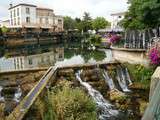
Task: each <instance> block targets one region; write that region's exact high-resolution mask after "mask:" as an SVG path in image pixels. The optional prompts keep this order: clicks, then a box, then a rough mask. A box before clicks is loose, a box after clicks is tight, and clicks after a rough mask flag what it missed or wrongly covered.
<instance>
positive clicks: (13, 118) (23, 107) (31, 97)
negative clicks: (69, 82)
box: [5, 62, 120, 120]
mask: <svg viewBox="0 0 160 120" xmlns="http://www.w3.org/2000/svg"><path fill="white" fill-rule="evenodd" d="M117 64H120V63H117V62H111V63H105V62H104V63H102V62H101V63H95V64H82V65H72V66H53V67H50V68H49V69H48V70H47V72H46V73H45V74H44V75H43V77H42V78H41V79H40V80H39V82H38V83H37V84H36V85H35V87H34V88H33V89H32V90H31V91H30V92H29V93H28V94H27V95H26V96H25V97H24V98H23V100H22V101H21V102H20V103H19V105H17V107H16V108H15V109H14V110H13V112H12V113H11V114H9V116H7V117H6V118H5V120H22V119H23V117H24V116H25V114H26V113H27V112H28V111H29V109H30V107H31V106H32V104H33V103H34V102H35V100H36V98H37V97H38V96H39V95H40V94H41V93H42V91H43V90H44V89H45V88H46V86H47V85H48V84H49V82H50V80H51V78H52V80H54V78H55V77H56V73H57V70H60V69H69V68H73V69H80V68H82V67H83V68H85V67H87V68H88V67H97V66H104V65H108V66H110V65H117Z"/></svg>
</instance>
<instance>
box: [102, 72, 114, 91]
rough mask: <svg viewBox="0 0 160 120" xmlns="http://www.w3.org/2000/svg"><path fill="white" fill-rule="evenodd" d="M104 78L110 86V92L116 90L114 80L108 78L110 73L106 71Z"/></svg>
mask: <svg viewBox="0 0 160 120" xmlns="http://www.w3.org/2000/svg"><path fill="white" fill-rule="evenodd" d="M103 77H104V78H105V81H106V83H107V84H108V86H109V88H110V90H113V89H116V88H115V85H114V82H113V80H112V78H110V77H109V76H108V73H107V71H106V70H104V72H103Z"/></svg>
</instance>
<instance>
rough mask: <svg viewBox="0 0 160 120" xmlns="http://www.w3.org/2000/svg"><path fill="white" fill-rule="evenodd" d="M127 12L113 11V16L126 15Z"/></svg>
mask: <svg viewBox="0 0 160 120" xmlns="http://www.w3.org/2000/svg"><path fill="white" fill-rule="evenodd" d="M125 14H126V12H119V13H113V14H111V16H119V15H125Z"/></svg>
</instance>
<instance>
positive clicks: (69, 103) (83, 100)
mask: <svg viewBox="0 0 160 120" xmlns="http://www.w3.org/2000/svg"><path fill="white" fill-rule="evenodd" d="M47 101H48V102H47V103H48V108H49V109H48V111H47V112H46V114H45V119H46V120H96V119H97V114H96V105H95V103H94V101H93V100H92V99H91V98H90V97H89V96H87V95H86V94H85V93H84V91H82V90H81V89H79V88H75V89H73V88H70V87H69V86H68V85H64V86H63V87H62V88H61V87H60V88H59V89H57V87H56V89H53V90H51V91H50V92H48V100H47Z"/></svg>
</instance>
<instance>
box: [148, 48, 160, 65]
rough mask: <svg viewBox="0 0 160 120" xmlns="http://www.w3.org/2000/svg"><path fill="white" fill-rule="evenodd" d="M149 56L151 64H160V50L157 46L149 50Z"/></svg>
mask: <svg viewBox="0 0 160 120" xmlns="http://www.w3.org/2000/svg"><path fill="white" fill-rule="evenodd" d="M149 58H150V61H151V64H154V65H159V64H160V50H158V49H157V48H155V47H153V48H151V50H150V51H149Z"/></svg>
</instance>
